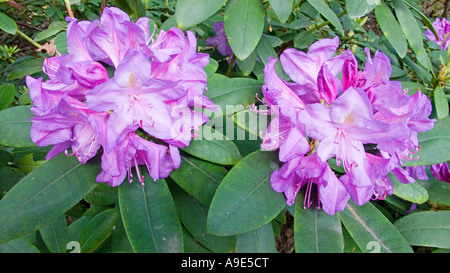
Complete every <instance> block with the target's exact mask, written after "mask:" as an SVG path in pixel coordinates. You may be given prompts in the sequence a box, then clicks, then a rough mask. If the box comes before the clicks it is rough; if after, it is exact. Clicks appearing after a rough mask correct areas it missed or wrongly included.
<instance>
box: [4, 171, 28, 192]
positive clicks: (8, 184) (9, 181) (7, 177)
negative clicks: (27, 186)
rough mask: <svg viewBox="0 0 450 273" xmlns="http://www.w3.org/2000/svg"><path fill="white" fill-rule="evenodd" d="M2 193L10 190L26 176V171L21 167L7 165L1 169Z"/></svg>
mask: <svg viewBox="0 0 450 273" xmlns="http://www.w3.org/2000/svg"><path fill="white" fill-rule="evenodd" d="M0 177H1V178H2V179H1V183H0V193H1V192H5V193H6V192H7V191H9V190H10V189H11V188H12V187H13V186H14V185H15V184H16V183H17V182H19V181H20V180H21V179H22V178H24V177H25V173H24V172H23V171H21V170H20V169H17V168H13V167H9V166H5V167H3V168H1V169H0Z"/></svg>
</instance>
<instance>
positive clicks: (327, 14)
mask: <svg viewBox="0 0 450 273" xmlns="http://www.w3.org/2000/svg"><path fill="white" fill-rule="evenodd" d="M308 3H309V4H311V6H313V7H314V8H315V9H316V10H317V11H318V12H319V13H320V14H321V15H322V16H323V17H324V18H325V19H327V20H328V21H329V22H330V23H331V24H332V25H333V26H334V27H335V28H336V30H337V31H339V33H340V34H344V29H343V28H342V24H341V21H339V18H338V17H337V15H336V13H334V12H333V10H332V9H331V8H330V7H329V6H328V4H327V3H326V2H325V1H323V0H308Z"/></svg>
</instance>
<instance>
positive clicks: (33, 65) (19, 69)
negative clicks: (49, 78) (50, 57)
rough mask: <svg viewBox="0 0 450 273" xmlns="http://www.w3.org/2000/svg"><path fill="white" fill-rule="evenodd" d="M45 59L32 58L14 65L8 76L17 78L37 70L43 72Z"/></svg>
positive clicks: (8, 78) (8, 77) (10, 78)
mask: <svg viewBox="0 0 450 273" xmlns="http://www.w3.org/2000/svg"><path fill="white" fill-rule="evenodd" d="M43 62H44V59H31V60H26V61H24V62H22V63H21V64H20V65H16V66H14V68H13V69H12V70H11V72H9V74H8V76H7V77H6V79H7V80H16V79H19V78H23V77H25V76H28V75H32V74H34V73H37V72H42V64H43Z"/></svg>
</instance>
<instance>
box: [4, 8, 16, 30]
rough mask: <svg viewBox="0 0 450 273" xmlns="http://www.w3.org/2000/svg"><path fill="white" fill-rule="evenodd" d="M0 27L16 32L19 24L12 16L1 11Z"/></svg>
mask: <svg viewBox="0 0 450 273" xmlns="http://www.w3.org/2000/svg"><path fill="white" fill-rule="evenodd" d="M0 29H1V30H3V31H4V32H7V33H9V34H16V32H17V24H16V22H15V21H14V20H13V19H11V17H9V16H8V15H6V14H4V13H3V12H0Z"/></svg>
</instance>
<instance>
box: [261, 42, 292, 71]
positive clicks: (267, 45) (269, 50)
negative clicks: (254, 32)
mask: <svg viewBox="0 0 450 273" xmlns="http://www.w3.org/2000/svg"><path fill="white" fill-rule="evenodd" d="M256 52H257V53H258V56H259V59H260V60H261V61H262V62H263V64H264V65H265V64H267V63H268V62H269V57H273V58H278V55H277V52H276V51H275V49H274V48H273V46H272V44H271V42H270V40H269V38H268V37H267V36H265V35H263V36H262V37H261V40H260V41H259V43H258V45H257V47H256ZM275 72H276V73H277V75H278V76H279V77H280V78H282V79H283V80H288V79H289V76H288V75H287V74H286V72H284V70H283V68H282V67H281V64H280V61H277V63H276V64H275Z"/></svg>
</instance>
